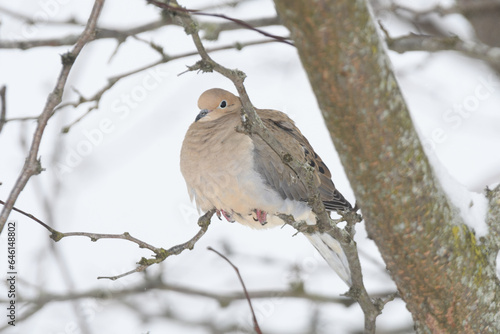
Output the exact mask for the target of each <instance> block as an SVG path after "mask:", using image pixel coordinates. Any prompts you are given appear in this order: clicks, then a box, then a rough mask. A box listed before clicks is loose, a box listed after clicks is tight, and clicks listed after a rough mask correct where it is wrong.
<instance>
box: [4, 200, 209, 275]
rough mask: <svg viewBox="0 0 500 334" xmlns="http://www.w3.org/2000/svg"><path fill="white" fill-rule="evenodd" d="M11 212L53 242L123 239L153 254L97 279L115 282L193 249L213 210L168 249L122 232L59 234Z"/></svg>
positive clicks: (36, 219)
mask: <svg viewBox="0 0 500 334" xmlns="http://www.w3.org/2000/svg"><path fill="white" fill-rule="evenodd" d="M0 204H2V205H5V202H4V201H2V200H0ZM12 210H14V211H16V212H19V213H20V214H22V215H24V216H26V217H28V218H30V219H32V220H34V221H36V222H37V223H38V224H40V225H42V226H43V227H45V229H47V230H48V231H49V232H50V233H51V235H50V238H51V239H52V240H54V241H55V242H57V241H59V240H61V239H63V238H67V237H75V236H79V237H87V238H90V240H91V241H94V242H95V241H97V240H99V239H123V240H128V241H131V242H133V243H135V244H137V245H138V246H139V248H146V249H149V250H150V251H152V252H153V253H155V256H154V258H150V259H146V258H144V257H143V258H141V260H140V261H139V262H138V264H139V266H138V267H137V268H135V269H133V270H130V271H128V272H126V273H123V274H120V275H117V276H100V277H98V279H110V280H117V279H119V278H121V277H124V276H127V275H130V274H133V273H136V272H142V271H144V270H145V269H146V268H148V267H149V266H151V265H153V264H155V263H160V262H163V261H164V260H165V259H166V258H167V257H169V256H171V255H179V254H180V253H182V252H183V251H184V250H186V249H190V250H191V249H193V247H194V245H195V244H196V242H198V240H200V239H201V237H202V236H203V235H204V234H205V232H206V231H207V230H208V226H209V225H210V219H211V218H212V216H213V215H214V213H215V210H211V211H208V212H207V213H205V214H204V215H203V216H201V217H200V218H199V219H198V225H199V226H200V230H199V231H198V233H196V235H195V236H194V237H192V238H191V239H190V240H188V241H187V242H185V243H183V244H180V245H176V246H173V247H171V248H169V249H164V248H157V247H154V246H152V245H150V244H148V243H147V242H144V241H142V240H139V239H137V238H135V237H133V236H131V235H130V233H128V232H124V233H122V234H106V233H91V232H66V233H63V232H59V231H57V230H55V229H53V228H52V227H50V226H49V225H47V224H45V223H44V222H43V221H42V220H40V219H38V218H37V217H35V216H33V215H32V214H30V213H27V212H25V211H23V210H20V209H18V208H16V207H13V208H12Z"/></svg>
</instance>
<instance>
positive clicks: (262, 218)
mask: <svg viewBox="0 0 500 334" xmlns="http://www.w3.org/2000/svg"><path fill="white" fill-rule="evenodd" d="M255 214H256V216H257V220H258V222H259V223H260V224H261V225H266V224H267V212H265V211H262V210H259V209H255Z"/></svg>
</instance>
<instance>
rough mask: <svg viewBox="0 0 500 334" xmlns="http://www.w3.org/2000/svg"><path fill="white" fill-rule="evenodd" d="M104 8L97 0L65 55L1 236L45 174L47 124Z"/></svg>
mask: <svg viewBox="0 0 500 334" xmlns="http://www.w3.org/2000/svg"><path fill="white" fill-rule="evenodd" d="M103 5H104V0H96V1H95V3H94V7H93V8H92V12H91V14H90V17H89V20H88V22H87V26H86V27H85V30H84V31H83V32H82V34H81V35H80V37H79V39H78V41H77V43H76V44H75V46H74V47H73V49H72V50H71V51H69V52H67V53H65V54H63V55H62V63H63V66H62V69H61V72H60V74H59V78H58V79H57V82H56V85H55V87H54V89H53V91H52V92H51V93H50V94H49V96H48V99H47V103H46V105H45V107H44V109H43V111H42V113H41V114H40V116H39V117H38V124H37V127H36V130H35V133H34V134H33V140H32V143H31V147H30V151H29V154H28V157H27V158H26V161H25V163H24V166H23V169H22V171H21V173H20V175H19V177H18V179H17V181H16V183H15V185H14V187H13V188H12V190H11V192H10V194H9V197H8V198H7V201H6V203H5V206H4V208H3V210H2V213H1V214H0V233H1V232H2V230H3V227H4V225H5V222H6V221H7V218H8V216H9V214H10V212H11V211H12V208H13V207H14V203H15V202H16V200H17V198H18V197H19V194H20V193H21V191H22V190H23V189H24V187H25V186H26V184H27V183H28V180H29V179H30V178H31V177H32V176H33V175H37V174H40V173H41V172H42V171H43V168H42V166H41V162H40V160H39V159H38V150H39V148H40V143H41V141H42V137H43V133H44V130H45V127H46V125H47V122H48V121H49V119H50V117H51V116H52V114H53V111H54V108H55V107H56V106H57V105H58V104H59V103H60V102H61V99H62V94H63V92H64V88H65V86H66V81H67V79H68V76H69V73H70V71H71V68H72V67H73V64H74V62H75V60H76V58H77V57H78V55H79V54H80V51H81V50H82V49H83V47H84V46H85V44H87V43H88V42H89V41H91V40H92V39H93V38H94V35H95V29H96V26H97V20H98V18H99V14H100V13H101V10H102V7H103Z"/></svg>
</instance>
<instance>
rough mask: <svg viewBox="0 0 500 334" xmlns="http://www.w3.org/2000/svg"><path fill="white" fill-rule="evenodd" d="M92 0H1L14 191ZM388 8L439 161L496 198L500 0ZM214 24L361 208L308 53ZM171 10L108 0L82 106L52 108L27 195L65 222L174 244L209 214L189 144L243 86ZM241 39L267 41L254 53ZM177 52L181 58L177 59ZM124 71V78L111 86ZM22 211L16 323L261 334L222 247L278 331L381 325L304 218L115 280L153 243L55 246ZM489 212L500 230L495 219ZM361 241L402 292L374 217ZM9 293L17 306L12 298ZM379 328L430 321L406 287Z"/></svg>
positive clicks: (224, 57) (390, 288)
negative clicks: (189, 160)
mask: <svg viewBox="0 0 500 334" xmlns="http://www.w3.org/2000/svg"><path fill="white" fill-rule="evenodd" d="M181 5H184V6H186V7H188V8H192V9H202V10H204V11H206V12H210V13H224V14H225V15H227V16H230V17H235V18H238V19H242V20H249V21H251V22H256V21H254V20H260V19H263V18H266V19H269V20H268V21H269V22H270V23H266V21H265V20H261V21H262V22H261V24H262V25H264V26H262V27H261V29H263V30H265V31H268V32H271V33H273V34H276V35H280V36H288V31H287V30H286V29H285V28H284V27H282V26H279V25H277V24H275V23H274V22H276V20H275V19H274V18H275V16H276V12H275V10H274V5H273V2H272V1H269V0H241V1H234V2H228V1H208V0H207V1H203V0H196V1H194V0H192V1H185V2H181ZM92 6H93V1H90V0H86V1H74V0H73V1H72V0H36V1H35V0H33V1H31V0H23V1H18V2H8V3H7V2H3V3H1V4H0V22H1V25H0V47H1V51H0V86H5V87H6V94H5V97H6V119H5V121H6V123H5V124H4V126H3V129H2V130H1V133H0V182H1V185H0V199H2V200H5V199H6V198H7V197H8V195H9V193H10V191H11V189H12V187H13V185H14V183H15V181H16V179H17V177H18V175H19V173H20V170H21V168H22V166H23V164H24V160H25V157H26V155H27V152H28V150H29V146H30V143H31V140H32V136H33V132H34V129H35V127H36V116H37V115H39V114H40V113H41V111H42V110H43V107H44V105H45V102H46V99H47V96H48V94H49V93H50V92H51V91H52V89H53V87H54V85H55V82H56V80H57V76H58V74H59V71H60V68H61V54H64V53H65V52H66V51H68V50H69V49H70V48H71V45H72V44H68V45H66V44H65V43H64V40H65V39H71V38H76V37H75V36H78V34H79V33H80V32H81V31H82V29H83V26H82V25H84V24H85V23H86V21H87V19H88V16H89V14H90V10H91V8H92ZM372 6H373V11H374V15H375V16H376V18H377V19H378V20H379V22H380V24H381V26H382V27H383V29H384V32H383V33H385V34H387V35H386V36H385V37H386V38H388V40H389V41H390V42H389V50H388V54H389V56H390V58H391V60H392V63H393V65H394V70H395V72H396V74H397V78H398V80H399V83H400V85H401V89H402V91H403V94H404V96H405V97H406V100H407V102H408V104H409V107H410V110H411V113H412V117H413V119H414V122H415V126H416V128H417V130H418V132H419V134H420V136H421V140H422V142H423V143H424V145H425V147H426V149H427V152H428V153H429V154H430V155H432V157H433V158H432V162H433V164H434V167H435V168H436V170H439V175H441V176H442V177H445V178H446V179H447V181H445V182H446V183H450V181H449V180H453V181H452V183H453V184H454V186H455V187H457V188H455V189H458V188H459V189H461V190H460V191H465V190H467V191H468V192H472V193H473V195H472V196H473V197H474V198H477V199H478V202H481V200H480V198H481V197H482V195H481V193H482V192H483V190H484V188H485V187H486V186H488V185H489V186H492V185H494V184H495V183H498V182H499V180H500V154H499V153H498V152H499V151H498V148H499V144H500V110H499V106H500V79H499V77H498V72H497V71H498V69H499V68H500V67H499V66H500V52H499V49H498V48H496V46H497V45H499V44H500V37H499V35H498V34H496V33H493V32H498V22H500V21H499V20H498V18H499V17H500V14H499V13H500V6H499V5H498V2H494V1H491V3H489V2H484V3H483V7H481V6H479V5H477V4H474V2H473V1H464V0H460V1H458V3H455V2H453V1H437V0H425V1H419V2H418V5H417V4H415V3H414V2H409V1H406V2H405V1H398V2H397V1H389V0H387V1H385V0H373V2H372ZM196 19H198V20H199V21H200V27H201V29H202V31H201V35H202V36H203V35H205V36H206V37H207V39H205V41H204V44H205V47H206V48H207V49H217V48H222V47H224V48H226V47H227V48H226V50H220V51H214V52H213V53H211V55H212V56H213V57H214V59H215V60H216V61H218V62H219V63H221V64H222V65H224V66H226V67H229V68H238V69H240V70H242V71H244V72H245V73H246V74H247V79H246V81H245V84H246V88H247V91H248V93H249V96H250V98H251V100H252V102H253V104H254V105H255V106H256V107H258V108H269V109H277V110H281V111H284V112H286V113H287V114H289V115H290V117H291V118H292V119H294V120H295V122H296V124H297V126H298V127H299V128H300V129H301V131H302V132H303V134H304V135H305V136H306V137H307V138H308V139H309V141H310V142H311V144H312V146H313V147H314V148H315V149H316V151H317V152H318V154H319V155H320V156H321V157H322V158H323V160H324V161H325V162H326V164H327V165H328V166H329V168H330V170H331V171H332V174H333V180H334V182H335V184H336V186H337V188H338V189H339V190H340V191H341V192H342V193H343V194H344V196H346V198H347V199H348V200H349V201H351V203H354V202H355V198H354V197H353V194H352V191H351V189H350V186H349V183H348V181H347V179H346V177H345V174H344V171H343V168H342V166H341V164H340V163H339V159H338V157H337V153H336V151H335V148H334V147H333V145H332V142H331V140H330V138H329V135H328V132H327V130H326V128H325V126H324V122H323V119H322V117H321V114H320V112H319V109H318V106H317V103H316V100H315V97H314V95H313V93H312V90H311V88H310V86H309V83H308V80H307V77H306V74H305V72H304V70H303V68H302V66H301V64H300V61H299V59H298V56H297V52H296V50H295V49H294V48H293V47H292V46H290V45H286V44H283V43H277V42H273V43H267V42H265V41H268V40H269V39H268V38H266V37H264V36H262V35H259V34H258V33H257V32H255V31H250V30H245V29H232V30H224V31H222V32H220V34H219V35H218V36H216V35H217V34H215V35H214V33H213V31H214V27H215V28H217V27H222V26H224V24H227V21H225V20H222V19H217V18H210V17H196ZM273 20H274V21H273ZM162 22H164V21H162V20H161V14H160V10H159V9H158V8H156V7H154V6H151V5H147V4H146V3H145V2H144V1H137V0H108V1H106V3H105V7H104V10H103V13H102V15H101V18H100V20H99V27H100V28H102V29H109V31H108V33H109V36H110V38H102V39H99V40H96V41H93V42H92V43H90V44H89V45H87V46H86V47H85V48H84V49H83V51H82V53H81V55H80V56H79V57H78V59H77V61H76V63H75V65H74V68H73V70H72V72H71V74H70V77H69V81H68V84H67V87H66V90H65V94H64V97H63V103H62V105H63V106H65V107H64V108H61V109H59V110H58V111H57V112H56V114H55V115H54V116H53V117H52V118H51V120H50V121H49V124H48V126H47V129H46V130H45V133H44V137H43V140H42V145H41V149H40V157H41V162H42V166H43V167H44V168H45V169H46V170H45V171H44V172H43V173H41V174H40V175H38V176H36V177H33V178H32V179H31V180H30V182H29V183H28V186H27V187H26V188H25V189H24V191H23V192H22V194H21V196H20V197H19V200H18V201H17V203H16V207H18V208H20V209H22V210H25V211H27V212H29V213H31V214H33V215H34V216H36V217H38V218H40V219H41V220H42V221H44V222H45V223H47V224H49V225H50V226H52V227H53V228H55V229H57V230H59V231H62V232H69V231H74V232H76V231H78V232H96V233H117V234H119V233H123V232H125V231H126V232H129V233H130V234H131V235H133V236H134V237H136V238H138V239H141V240H143V241H145V242H148V243H149V244H152V245H154V246H156V247H163V248H165V249H167V248H169V247H171V246H174V245H176V244H179V243H182V242H185V241H187V240H188V239H190V238H191V237H192V236H194V235H195V234H196V232H197V231H198V229H199V228H198V226H197V219H198V217H199V215H200V213H199V212H197V210H196V208H195V206H194V204H193V203H191V202H190V200H189V196H188V193H187V190H186V187H185V184H184V180H183V178H182V176H181V173H180V170H179V152H180V147H181V143H182V140H183V138H184V134H185V132H186V130H187V128H188V126H189V125H190V123H191V122H192V121H194V118H195V116H196V115H197V113H198V107H197V99H198V97H199V95H200V94H201V93H202V92H203V91H205V90H206V89H209V88H213V87H220V88H224V89H227V90H230V91H233V92H235V90H234V88H233V87H232V84H231V82H230V81H229V80H227V79H225V78H224V77H222V76H221V75H219V74H215V73H214V74H201V73H196V72H186V69H187V67H186V66H192V65H193V64H195V62H196V61H197V60H199V56H197V55H196V54H193V52H194V50H195V48H194V45H193V43H192V41H191V38H190V37H189V36H186V34H185V33H184V30H183V29H182V28H181V27H179V26H176V25H169V24H165V23H162ZM273 23H274V24H273ZM224 27H226V28H227V25H226V26H224ZM136 28H138V29H136ZM134 29H135V30H134ZM227 29H229V28H227ZM215 30H216V29H215ZM210 32H211V33H210ZM412 33H414V34H419V35H426V36H432V37H433V38H435V40H437V41H439V40H442V41H448V40H449V39H453V40H454V41H456V44H453V45H451V46H450V47H449V50H444V51H443V50H439V48H432V47H431V46H432V45H431V46H428V45H427V46H425V47H422V46H420V48H419V47H413V46H411V45H410V46H408V45H406V44H404V43H399V42H398V40H397V38H398V37H401V36H410V37H411V35H410V34H412ZM215 37H218V38H217V39H216V40H214V38H215ZM48 39H53V40H54V42H52V43H48V42H47V40H48ZM208 39H211V40H208ZM33 41H35V42H36V41H38V42H37V43H38V44H40V45H41V46H36V45H35V44H36V43H32V42H33ZM27 42H29V43H27ZM253 42H257V43H253ZM237 43H239V45H240V46H241V45H243V46H244V45H245V43H251V44H254V45H249V46H244V47H243V48H242V49H241V50H239V47H235V45H236V44H237ZM405 45H406V46H405ZM394 50H396V51H394ZM165 56H169V57H173V58H175V59H173V60H171V61H165V59H166V58H165ZM130 73H133V74H130ZM112 78H119V80H118V81H117V82H116V83H115V84H113V85H109V82H110V81H109V80H110V79H112ZM82 97H83V98H84V99H89V100H90V101H88V102H84V101H82V100H81V98H82ZM443 175H444V176H443ZM455 195H456V194H455ZM469 195H470V193H469ZM478 206H479V205H478ZM481 209H484V207H483V208H481V207H479V208H478V209H477V210H481ZM472 216H473V217H477V216H478V215H472ZM479 216H480V215H479ZM9 220H10V221H15V222H17V225H18V229H17V255H18V264H17V265H18V281H17V290H18V296H17V297H18V305H17V306H18V313H17V317H18V322H17V324H16V326H15V327H12V326H8V325H7V324H6V322H2V323H0V331H1V332H2V333H33V334H37V333H50V334H62V333H82V334H91V333H200V334H201V333H251V332H253V329H252V322H251V313H250V310H249V307H248V303H247V301H246V300H245V299H243V298H242V289H241V285H240V282H239V280H238V278H237V276H236V274H235V272H234V270H233V269H232V268H231V267H230V266H229V265H228V264H227V263H226V262H225V261H224V260H223V259H221V258H220V257H218V256H217V255H216V254H215V253H213V252H210V251H208V250H207V247H208V246H211V247H213V248H215V249H217V250H219V251H221V252H222V253H224V254H225V255H226V256H228V257H229V258H230V259H231V261H232V262H233V263H234V264H235V265H236V266H237V267H238V268H239V270H240V273H241V275H242V277H243V279H244V281H245V284H246V286H247V289H248V290H249V292H250V293H251V295H253V296H254V297H253V298H252V302H253V305H254V309H255V313H256V316H257V319H258V320H259V324H260V326H261V328H262V330H263V332H265V333H289V334H294V333H357V332H361V331H362V329H363V314H362V312H361V309H360V308H359V307H358V306H357V305H356V304H352V303H351V301H350V300H349V299H347V298H342V297H340V295H341V294H343V293H345V292H346V291H347V286H346V285H345V284H344V283H343V282H342V281H341V280H340V279H339V278H338V277H337V276H336V274H335V273H334V272H333V271H331V270H330V268H329V267H328V266H327V264H326V262H324V260H323V259H322V258H321V257H320V256H319V255H318V254H317V253H316V250H315V249H314V248H313V247H312V246H311V245H310V244H309V243H308V241H306V239H305V238H304V237H303V236H302V235H295V230H293V229H292V228H291V227H289V226H285V227H283V228H281V229H279V228H277V229H271V230H266V231H254V230H251V229H249V228H247V227H244V226H240V225H238V224H229V223H227V222H226V221H225V220H223V221H219V220H218V219H216V218H213V219H212V224H211V226H210V228H209V229H208V232H207V234H206V235H205V236H204V237H203V238H202V239H201V240H200V241H199V242H198V243H197V244H196V246H195V248H194V249H193V250H192V251H185V252H183V253H182V254H181V255H179V256H174V257H170V258H168V259H167V260H166V261H164V262H163V263H161V264H160V265H155V266H151V267H150V268H148V269H147V271H146V272H144V273H135V274H133V275H129V276H126V277H124V278H121V279H119V280H116V281H111V280H106V279H101V280H98V279H97V277H98V276H113V275H118V274H121V273H124V272H127V271H129V270H132V269H134V268H135V267H136V262H138V261H139V260H140V258H141V257H151V255H152V253H151V252H150V251H147V250H144V249H140V248H139V247H138V246H137V245H136V244H133V243H131V242H128V241H126V240H110V239H106V240H99V241H97V242H91V241H90V240H89V238H85V237H71V238H65V239H63V240H61V241H59V242H57V243H55V242H54V241H53V240H51V239H50V238H49V233H48V231H47V230H45V229H44V228H43V227H42V226H40V225H38V224H37V223H36V222H34V221H32V220H30V219H28V218H27V217H25V216H22V215H20V214H18V213H14V212H13V213H12V214H11V216H10V218H9ZM472 223H473V224H474V223H477V230H478V231H479V232H483V233H484V224H483V222H481V221H476V222H474V221H472ZM356 241H357V243H358V247H359V252H360V256H361V262H362V267H363V272H364V277H365V284H366V286H367V289H368V291H369V292H370V293H372V294H374V295H378V294H380V295H384V294H387V293H392V292H394V291H396V289H395V285H394V284H393V283H392V281H391V279H390V277H389V275H388V274H387V273H386V271H385V265H384V264H383V261H382V259H381V258H380V256H379V254H378V251H377V248H376V246H375V245H374V243H373V242H372V241H371V240H369V239H367V237H366V232H365V231H364V226H363V223H361V224H360V225H359V226H358V228H357V234H356ZM0 246H1V248H0V249H1V250H0V254H5V255H2V256H0V267H1V268H2V269H3V272H7V255H6V254H7V252H6V250H7V245H6V237H5V233H3V234H2V236H1V244H0ZM2 291H4V290H3V288H2ZM0 302H2V305H4V304H3V303H4V302H7V297H6V293H3V292H2V293H1V295H0ZM2 317H3V316H2ZM377 327H378V333H412V332H413V325H412V319H411V315H410V314H409V312H408V311H407V310H406V308H405V305H404V303H403V302H402V301H401V300H400V299H395V300H394V301H392V302H390V303H389V304H387V306H386V308H385V309H384V312H383V314H382V315H381V316H380V317H379V318H378V322H377Z"/></svg>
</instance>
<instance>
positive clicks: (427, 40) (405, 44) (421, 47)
mask: <svg viewBox="0 0 500 334" xmlns="http://www.w3.org/2000/svg"><path fill="white" fill-rule="evenodd" d="M386 41H387V46H388V47H389V48H390V49H391V50H393V51H396V52H398V53H404V52H408V51H429V52H437V51H458V52H461V53H463V54H465V55H467V56H469V57H472V58H476V59H481V60H484V61H486V62H488V63H490V64H492V65H497V66H499V65H500V48H499V47H492V46H489V45H486V44H484V43H481V42H477V41H463V40H462V39H460V37H458V36H448V37H441V36H427V35H416V34H410V35H406V36H401V37H397V38H391V37H390V36H388V35H386Z"/></svg>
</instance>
